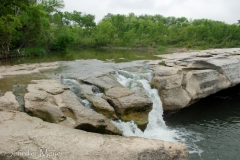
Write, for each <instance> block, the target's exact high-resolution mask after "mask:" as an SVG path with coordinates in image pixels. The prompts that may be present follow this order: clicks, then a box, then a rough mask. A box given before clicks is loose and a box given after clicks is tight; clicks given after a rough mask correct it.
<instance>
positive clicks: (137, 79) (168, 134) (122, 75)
mask: <svg viewBox="0 0 240 160" xmlns="http://www.w3.org/2000/svg"><path fill="white" fill-rule="evenodd" d="M115 69H116V68H115ZM112 76H113V77H115V78H116V80H117V81H118V82H119V83H120V84H122V85H123V86H125V87H127V88H129V89H130V90H133V91H135V92H140V93H142V94H144V95H145V96H146V97H148V98H149V99H150V100H151V101H152V102H153V109H152V111H151V112H150V113H149V115H148V121H149V123H148V125H147V128H146V129H145V131H144V132H143V131H141V130H140V129H139V128H138V127H137V125H136V124H135V123H134V122H133V121H129V122H122V121H121V120H119V121H111V122H112V123H113V124H114V125H115V126H116V127H117V128H118V129H119V130H120V131H121V132H122V134H123V135H124V136H137V137H144V138H150V139H158V140H164V141H170V142H181V143H184V144H185V145H186V146H187V147H188V149H189V151H190V153H197V154H199V156H201V153H202V152H203V151H202V150H201V149H199V147H198V146H197V145H196V144H195V142H198V141H200V140H202V137H201V135H200V134H198V133H195V132H191V131H187V130H186V129H184V128H169V127H168V126H167V125H166V124H165V121H164V120H163V116H162V115H163V109H162V102H161V100H160V97H159V95H158V91H157V90H156V89H152V88H151V86H150V85H149V81H150V80H151V78H152V73H151V71H150V70H147V69H142V68H141V69H139V70H138V71H137V72H129V71H125V70H117V69H116V71H115V73H114V74H112ZM62 83H63V84H65V85H67V86H69V87H70V89H71V91H72V92H74V93H75V94H76V95H77V97H78V99H79V101H80V102H81V103H82V104H83V105H84V106H86V107H88V108H92V106H91V104H90V103H89V102H88V101H87V100H86V99H82V98H81V96H80V95H81V89H80V88H79V85H80V84H79V82H78V81H76V80H74V79H62ZM95 90H96V91H94V93H95V92H96V93H95V95H97V96H100V97H101V96H102V94H103V93H100V91H98V88H97V87H96V88H95Z"/></svg>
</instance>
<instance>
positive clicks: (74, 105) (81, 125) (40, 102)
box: [24, 80, 120, 134]
mask: <svg viewBox="0 0 240 160" xmlns="http://www.w3.org/2000/svg"><path fill="white" fill-rule="evenodd" d="M32 82H33V83H35V84H29V85H28V87H27V90H28V93H27V94H25V98H24V99H25V110H26V112H27V113H28V114H30V115H32V116H35V117H39V118H41V119H43V120H44V121H47V122H51V123H58V124H62V125H66V126H70V127H74V128H76V129H81V130H85V131H89V132H97V133H102V134H120V131H119V130H118V129H117V128H116V127H115V126H114V125H113V124H112V123H111V122H110V121H109V120H108V119H107V118H105V117H104V116H103V115H101V114H99V113H97V112H95V111H93V110H91V109H89V108H86V107H84V106H83V105H82V104H81V103H80V102H79V100H78V98H77V97H76V95H75V94H74V93H72V92H71V91H70V90H69V88H68V87H67V86H65V85H62V84H61V83H60V82H58V81H56V80H34V81H32Z"/></svg>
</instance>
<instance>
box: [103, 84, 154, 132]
mask: <svg viewBox="0 0 240 160" xmlns="http://www.w3.org/2000/svg"><path fill="white" fill-rule="evenodd" d="M105 95H106V96H104V97H103V98H105V99H106V100H107V101H108V102H109V103H110V104H111V106H113V107H114V109H115V112H116V114H117V116H118V117H119V118H120V119H121V120H123V121H130V120H133V121H135V122H136V123H137V124H138V126H139V128H141V129H142V130H144V129H145V127H146V125H147V124H148V113H149V112H150V111H151V109H152V102H151V101H150V100H149V99H147V98H146V97H145V96H144V95H142V94H140V93H135V92H133V91H131V90H129V89H127V88H123V87H122V88H121V87H116V88H111V89H108V90H107V91H106V92H105Z"/></svg>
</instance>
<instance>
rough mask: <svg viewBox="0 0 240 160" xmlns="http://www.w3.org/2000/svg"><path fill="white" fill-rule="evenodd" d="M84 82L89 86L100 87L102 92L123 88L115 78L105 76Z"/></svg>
mask: <svg viewBox="0 0 240 160" xmlns="http://www.w3.org/2000/svg"><path fill="white" fill-rule="evenodd" d="M84 82H86V83H89V84H94V85H95V86H97V87H99V88H100V89H102V90H104V91H105V90H108V89H110V88H113V87H122V85H121V84H120V83H118V82H117V81H116V80H115V79H114V77H110V76H108V75H103V76H100V77H91V78H88V79H85V80H84Z"/></svg>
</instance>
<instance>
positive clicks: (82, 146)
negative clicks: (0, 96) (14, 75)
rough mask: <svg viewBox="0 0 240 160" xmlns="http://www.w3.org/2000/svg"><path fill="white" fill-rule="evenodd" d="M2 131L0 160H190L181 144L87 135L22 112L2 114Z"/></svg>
mask: <svg viewBox="0 0 240 160" xmlns="http://www.w3.org/2000/svg"><path fill="white" fill-rule="evenodd" d="M0 130H1V132H0V137H1V139H0V151H1V154H0V159H24V160H37V159H43V160H45V159H48V160H52V159H59V160H65V159H70V160H74V159H84V160H92V159H99V160H113V159H114V160H129V159H131V160H135V159H136V160H139V159H140V160H143V159H144V160H152V159H158V160H166V159H169V160H170V159H174V160H187V159H188V150H187V148H186V147H185V146H184V145H182V144H180V143H172V142H163V141H160V140H149V139H144V138H136V137H121V136H110V135H101V134H94V133H88V132H84V131H81V130H74V129H70V128H66V127H64V126H60V125H57V124H52V123H46V122H44V121H42V120H41V119H39V118H35V117H30V116H28V115H27V114H25V113H22V112H9V111H8V112H7V111H2V112H0Z"/></svg>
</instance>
